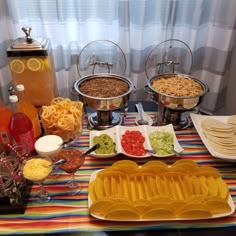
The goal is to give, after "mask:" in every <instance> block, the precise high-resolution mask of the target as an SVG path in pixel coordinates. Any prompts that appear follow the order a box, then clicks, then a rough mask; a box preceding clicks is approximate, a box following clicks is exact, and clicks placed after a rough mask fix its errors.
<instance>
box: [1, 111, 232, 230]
mask: <svg viewBox="0 0 236 236" xmlns="http://www.w3.org/2000/svg"><path fill="white" fill-rule="evenodd" d="M149 115H150V116H152V117H154V114H153V113H149ZM134 119H135V113H129V114H128V115H127V117H126V125H133V124H134ZM86 127H87V124H86V121H84V129H83V133H82V135H81V137H80V144H81V149H83V150H86V149H87V148H88V146H89V139H88V138H89V130H87V128H86ZM176 135H177V138H178V141H179V142H180V144H181V146H182V147H183V148H184V152H183V153H182V154H181V156H180V157H175V156H174V157H170V158H165V159H162V160H163V161H165V162H167V163H168V164H172V163H173V162H175V161H176V160H178V159H180V158H185V159H191V160H194V161H196V162H197V163H198V164H200V165H204V166H213V167H216V168H218V169H219V171H220V172H221V174H222V177H223V179H224V180H225V181H226V183H227V184H228V186H229V189H230V193H231V196H232V198H233V200H234V202H236V164H234V163H231V162H226V161H224V160H221V159H217V158H214V157H212V156H211V155H210V154H209V152H208V151H207V149H206V148H205V146H204V144H203V143H202V141H201V139H200V137H199V136H198V134H197V132H196V130H195V129H194V128H191V129H186V130H181V131H176ZM119 159H128V158H127V157H125V156H122V155H120V156H117V157H114V158H108V159H105V158H103V159H102V158H99V159H98V158H93V157H87V158H86V161H85V163H84V165H83V166H82V167H81V169H80V170H79V171H78V172H77V173H76V178H77V179H79V180H80V183H81V185H82V191H81V192H80V193H79V194H77V195H71V194H70V192H69V191H68V190H67V188H66V187H65V183H66V182H67V181H68V180H69V175H68V174H66V173H64V172H59V174H55V175H51V177H50V178H49V179H47V180H46V182H45V187H46V189H47V190H48V191H49V193H50V196H51V200H50V201H49V202H48V203H40V202H39V201H38V200H37V193H38V190H39V187H38V186H37V185H33V186H32V190H31V193H30V196H29V197H28V199H27V208H26V211H25V214H15V215H13V214H11V215H0V234H13V233H18V234H32V233H59V232H81V231H86V232H95V231H138V230H155V229H156V230H160V229H184V228H212V227H229V226H236V213H234V214H233V215H232V216H229V217H224V218H218V219H209V220H197V221H193V220H189V221H156V222H140V221H139V222H112V221H103V220H99V219H95V218H93V217H91V216H90V215H89V213H88V207H87V204H88V201H87V198H88V182H89V179H90V176H91V174H92V173H93V172H94V171H95V170H98V169H101V168H106V167H108V166H110V165H111V164H112V163H113V162H115V161H117V160H119ZM151 159H154V158H151V157H150V158H146V159H135V160H136V161H137V162H138V163H139V164H143V163H145V162H147V161H149V160H151ZM133 160H134V159H133Z"/></svg>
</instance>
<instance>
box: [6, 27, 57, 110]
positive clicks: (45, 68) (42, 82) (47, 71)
mask: <svg viewBox="0 0 236 236" xmlns="http://www.w3.org/2000/svg"><path fill="white" fill-rule="evenodd" d="M22 30H23V31H24V32H25V35H26V36H25V37H23V38H18V39H16V40H15V41H14V42H13V43H12V44H11V46H10V47H9V48H8V49H7V56H8V59H9V66H10V70H11V75H12V81H13V84H14V86H16V85H17V84H23V85H24V86H25V94H26V95H27V97H28V98H29V99H30V100H31V102H32V103H33V104H34V106H36V107H37V108H40V107H41V106H42V105H47V104H49V103H50V102H51V100H52V99H53V98H54V97H56V96H57V83H56V75H55V69H54V64H53V58H52V51H51V45H50V41H49V40H48V39H45V38H39V39H37V40H36V39H33V38H31V36H30V31H31V28H29V27H23V28H22Z"/></svg>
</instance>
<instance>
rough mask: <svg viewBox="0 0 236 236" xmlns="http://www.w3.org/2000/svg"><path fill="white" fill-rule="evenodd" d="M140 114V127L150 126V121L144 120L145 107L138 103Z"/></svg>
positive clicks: (138, 121)
mask: <svg viewBox="0 0 236 236" xmlns="http://www.w3.org/2000/svg"><path fill="white" fill-rule="evenodd" d="M137 108H138V113H139V116H140V119H139V120H137V123H138V124H139V125H148V121H147V120H145V119H144V110H143V105H142V103H141V102H139V103H138V106H137Z"/></svg>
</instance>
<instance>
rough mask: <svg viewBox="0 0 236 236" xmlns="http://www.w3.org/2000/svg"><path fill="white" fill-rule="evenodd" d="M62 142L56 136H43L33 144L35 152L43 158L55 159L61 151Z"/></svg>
mask: <svg viewBox="0 0 236 236" xmlns="http://www.w3.org/2000/svg"><path fill="white" fill-rule="evenodd" d="M62 144H63V140H62V138H61V137H60V136H58V135H45V136H42V137H41V138H39V139H37V140H36V142H35V145H34V146H35V151H36V152H37V153H38V154H39V155H41V156H44V157H49V158H51V159H53V158H55V157H56V156H57V155H58V153H59V152H60V151H61V149H62Z"/></svg>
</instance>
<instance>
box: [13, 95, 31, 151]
mask: <svg viewBox="0 0 236 236" xmlns="http://www.w3.org/2000/svg"><path fill="white" fill-rule="evenodd" d="M13 96H14V97H16V99H17V96H15V95H12V96H10V101H11V102H12V100H11V97H13ZM17 102H18V99H17V100H16V102H15V100H14V101H13V102H12V112H13V113H12V117H11V120H10V124H9V130H10V133H11V135H12V137H13V139H14V140H15V142H16V143H17V144H27V146H28V149H29V151H30V152H31V153H33V152H34V143H35V138H34V131H33V125H32V121H31V120H30V119H29V117H28V116H27V115H25V114H24V113H22V112H16V107H15V106H16V105H17Z"/></svg>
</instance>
